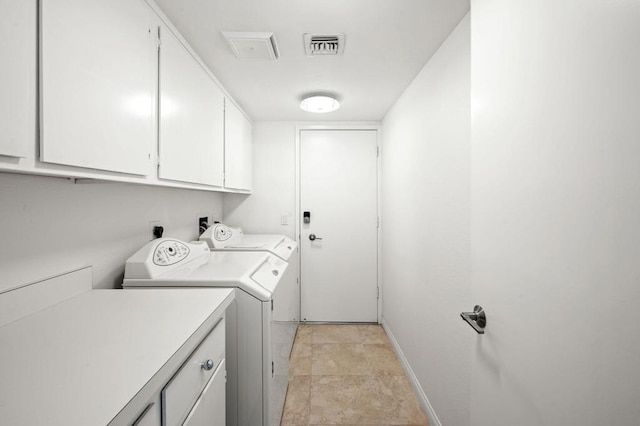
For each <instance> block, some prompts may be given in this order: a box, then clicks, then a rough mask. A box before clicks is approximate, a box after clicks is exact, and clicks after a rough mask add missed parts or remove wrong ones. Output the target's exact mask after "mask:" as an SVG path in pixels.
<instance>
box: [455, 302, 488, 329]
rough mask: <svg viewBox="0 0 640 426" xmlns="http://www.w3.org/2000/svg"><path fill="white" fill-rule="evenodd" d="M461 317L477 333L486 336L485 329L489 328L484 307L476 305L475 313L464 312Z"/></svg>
mask: <svg viewBox="0 0 640 426" xmlns="http://www.w3.org/2000/svg"><path fill="white" fill-rule="evenodd" d="M460 316H461V317H462V319H463V320H464V321H466V322H467V324H469V325H470V326H471V328H473V329H474V330H475V331H476V333H478V334H484V328H485V327H486V326H487V314H485V313H484V309H482V306H480V305H476V306H474V307H473V312H462V313H461V314H460Z"/></svg>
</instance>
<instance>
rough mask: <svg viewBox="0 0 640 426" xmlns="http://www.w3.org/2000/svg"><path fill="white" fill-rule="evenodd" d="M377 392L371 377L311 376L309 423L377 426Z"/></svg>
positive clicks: (379, 411)
mask: <svg viewBox="0 0 640 426" xmlns="http://www.w3.org/2000/svg"><path fill="white" fill-rule="evenodd" d="M378 393H379V390H378V383H377V382H376V378H375V377H373V376H312V378H311V403H310V413H309V424H312V425H319V424H340V425H348V424H367V423H369V424H376V423H377V424H380V420H381V418H382V410H383V409H384V407H383V406H382V404H381V402H380V399H379V398H378V397H377V395H378Z"/></svg>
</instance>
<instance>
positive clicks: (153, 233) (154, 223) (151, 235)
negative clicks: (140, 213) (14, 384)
mask: <svg viewBox="0 0 640 426" xmlns="http://www.w3.org/2000/svg"><path fill="white" fill-rule="evenodd" d="M157 227H162V228H164V227H163V226H162V222H160V221H159V220H152V221H150V222H149V241H153V240H155V239H156V238H158V237H157V236H156V228H157ZM163 231H164V229H163Z"/></svg>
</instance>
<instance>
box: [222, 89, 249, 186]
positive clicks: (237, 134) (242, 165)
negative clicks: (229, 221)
mask: <svg viewBox="0 0 640 426" xmlns="http://www.w3.org/2000/svg"><path fill="white" fill-rule="evenodd" d="M224 123H225V124H224V164H225V181H224V186H225V187H226V188H229V189H239V190H245V191H250V190H251V179H252V170H251V169H252V163H253V160H252V150H251V138H252V135H251V132H252V127H251V122H250V121H249V120H248V119H247V118H246V117H245V116H244V114H243V113H242V112H241V111H240V110H239V109H238V107H237V106H235V104H234V103H233V102H229V101H227V103H226V106H225V115H224Z"/></svg>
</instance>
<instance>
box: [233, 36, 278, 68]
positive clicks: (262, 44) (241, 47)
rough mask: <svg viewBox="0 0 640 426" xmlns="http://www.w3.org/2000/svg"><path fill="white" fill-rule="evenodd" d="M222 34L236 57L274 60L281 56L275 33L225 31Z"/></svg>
mask: <svg viewBox="0 0 640 426" xmlns="http://www.w3.org/2000/svg"><path fill="white" fill-rule="evenodd" d="M222 36H223V37H224V38H225V40H226V42H227V44H228V45H229V48H230V49H231V52H233V54H234V55H235V56H236V58H240V59H266V60H272V61H273V60H276V59H278V58H279V57H280V53H279V52H278V45H277V44H276V36H275V35H274V34H273V33H254V32H240V31H225V32H223V33H222Z"/></svg>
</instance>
